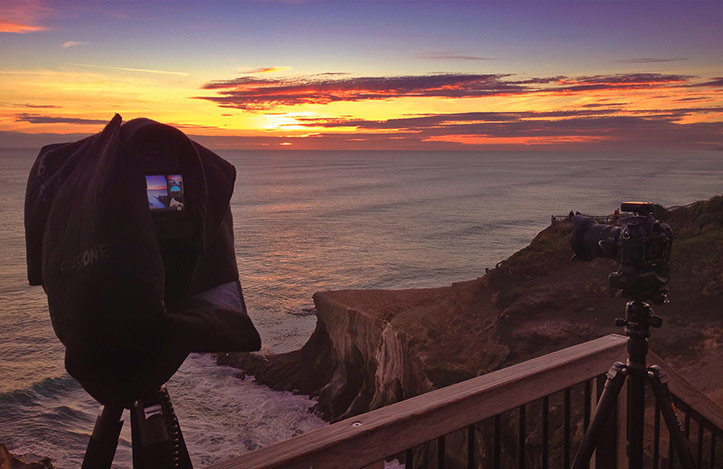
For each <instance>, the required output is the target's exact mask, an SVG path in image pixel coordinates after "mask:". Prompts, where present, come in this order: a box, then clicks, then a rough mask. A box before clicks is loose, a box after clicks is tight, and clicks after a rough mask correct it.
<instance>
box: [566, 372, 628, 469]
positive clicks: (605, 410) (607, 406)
mask: <svg viewBox="0 0 723 469" xmlns="http://www.w3.org/2000/svg"><path fill="white" fill-rule="evenodd" d="M626 371H627V367H626V366H625V365H624V364H622V363H621V362H615V363H614V364H613V366H611V367H610V369H609V370H608V372H607V379H606V381H605V387H604V388H603V392H602V394H601V395H600V400H599V401H598V405H597V409H595V415H593V417H592V420H591V421H590V425H589V426H588V427H587V431H586V432H585V437H584V438H583V440H582V443H581V444H580V448H579V449H578V450H577V454H576V455H575V461H574V462H573V463H572V467H573V469H583V468H585V467H586V466H587V464H588V463H589V462H590V457H591V456H592V453H593V451H595V446H596V445H597V442H598V439H599V438H600V434H601V433H602V430H603V428H604V426H605V422H606V420H607V418H608V416H609V415H610V412H611V411H612V410H613V408H614V406H615V402H616V400H617V397H618V394H620V390H621V389H622V388H623V384H624V383H625V375H626Z"/></svg>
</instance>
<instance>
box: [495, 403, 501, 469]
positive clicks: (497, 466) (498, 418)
mask: <svg viewBox="0 0 723 469" xmlns="http://www.w3.org/2000/svg"><path fill="white" fill-rule="evenodd" d="M501 421H502V417H501V416H500V414H497V415H495V445H494V468H495V469H500V465H501V462H500V446H502V428H501V427H502V424H501Z"/></svg>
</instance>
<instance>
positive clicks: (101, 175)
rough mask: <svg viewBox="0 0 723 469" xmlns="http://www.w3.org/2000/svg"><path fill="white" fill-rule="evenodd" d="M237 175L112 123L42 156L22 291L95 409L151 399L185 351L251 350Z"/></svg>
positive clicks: (204, 154) (219, 162) (220, 163)
mask: <svg viewBox="0 0 723 469" xmlns="http://www.w3.org/2000/svg"><path fill="white" fill-rule="evenodd" d="M235 178H236V171H235V169H234V167H233V166H232V165H231V164H229V163H228V162H227V161H225V160H223V159H222V158H221V157H220V156H218V155H216V154H215V153H214V152H212V151H211V150H209V149H207V148H205V147H203V146H202V145H200V144H198V143H196V142H194V141H192V140H191V139H189V138H188V137H187V136H186V135H185V134H183V133H182V132H181V131H180V130H178V129H176V128H174V127H171V126H168V125H164V124H160V123H158V122H155V121H152V120H149V119H133V120H131V121H128V122H125V123H123V122H122V119H121V117H120V116H119V115H116V116H115V117H114V118H113V119H112V120H111V121H110V122H109V123H108V125H107V126H106V127H105V129H104V130H103V131H102V132H100V133H98V134H96V135H93V136H90V137H87V138H85V139H82V140H80V141H77V142H72V143H60V144H54V145H48V146H46V147H43V149H42V150H41V151H40V154H39V155H38V158H37V160H36V162H35V164H34V165H33V168H32V170H31V173H30V176H29V179H28V185H27V192H26V199H25V232H26V248H27V249H26V253H27V263H28V280H29V282H30V284H31V285H42V286H43V288H44V290H45V293H46V294H47V297H48V308H49V311H50V317H51V320H52V325H53V329H54V331H55V333H56V335H57V336H58V338H59V339H60V341H61V342H62V343H63V345H65V349H66V353H65V366H66V369H67V371H68V373H69V374H70V375H71V376H73V377H74V378H76V379H77V380H78V381H79V382H80V384H81V385H82V386H83V387H84V388H85V389H86V391H88V392H89V393H90V394H91V395H92V396H93V397H94V398H96V399H97V400H98V401H99V402H101V403H102V404H104V405H112V406H119V407H128V406H129V405H130V403H132V402H134V401H135V400H136V399H137V398H138V397H139V396H143V395H145V394H147V393H149V392H152V391H155V390H157V389H158V388H159V386H161V385H162V384H163V383H165V382H166V381H168V379H169V378H170V377H171V376H172V375H173V373H175V371H176V370H177V369H178V367H179V366H180V365H181V363H182V362H183V361H184V359H185V358H186V356H187V355H188V354H189V353H191V352H230V351H254V350H258V349H259V348H260V338H259V334H258V332H257V330H256V328H255V327H254V325H253V323H252V321H251V319H250V318H249V316H248V313H247V310H246V305H245V302H244V298H243V293H242V290H241V285H240V282H239V274H238V267H237V264H236V253H235V250H234V237H233V221H232V217H231V210H230V199H231V195H232V193H233V188H234V183H235Z"/></svg>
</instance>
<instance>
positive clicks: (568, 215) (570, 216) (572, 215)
mask: <svg viewBox="0 0 723 469" xmlns="http://www.w3.org/2000/svg"><path fill="white" fill-rule="evenodd" d="M574 216H575V213H574V212H573V211H572V210H570V213H568V214H567V218H569V219H570V221H572V217H574Z"/></svg>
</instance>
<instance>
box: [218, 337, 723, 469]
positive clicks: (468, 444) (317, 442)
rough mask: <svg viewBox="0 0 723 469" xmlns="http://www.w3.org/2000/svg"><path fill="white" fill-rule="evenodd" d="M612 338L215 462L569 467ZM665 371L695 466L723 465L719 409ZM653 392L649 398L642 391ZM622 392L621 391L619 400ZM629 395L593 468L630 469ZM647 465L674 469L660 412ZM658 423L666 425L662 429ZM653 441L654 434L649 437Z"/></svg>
mask: <svg viewBox="0 0 723 469" xmlns="http://www.w3.org/2000/svg"><path fill="white" fill-rule="evenodd" d="M626 344H627V338H626V337H624V336H620V335H617V334H611V335H608V336H605V337H601V338H599V339H595V340H593V341H590V342H586V343H584V344H579V345H576V346H573V347H569V348H567V349H564V350H560V351H557V352H554V353H551V354H548V355H545V356H542V357H538V358H535V359H532V360H528V361H526V362H523V363H519V364H517V365H513V366H511V367H508V368H504V369H501V370H497V371H494V372H491V373H488V374H485V375H483V376H479V377H477V378H473V379H470V380H467V381H463V382H460V383H457V384H454V385H451V386H447V387H445V388H441V389H437V390H434V391H431V392H428V393H425V394H422V395H419V396H416V397H413V398H410V399H407V400H404V401H401V402H397V403H395V404H391V405H388V406H385V407H382V408H380V409H376V410H373V411H371V412H368V413H365V414H361V415H358V416H356V417H353V418H350V419H346V420H342V421H340V422H336V423H334V424H331V425H329V426H327V427H323V428H320V429H317V430H314V431H311V432H309V433H306V434H304V435H301V436H298V437H296V438H292V439H290V440H287V441H284V442H282V443H279V444H276V445H272V446H269V447H266V448H262V449H260V450H257V451H254V452H251V453H247V454H244V455H241V456H238V457H236V458H233V459H231V460H229V461H225V462H221V463H218V464H215V465H213V466H211V467H212V468H213V469H230V468H257V467H279V468H302V467H303V468H310V467H313V468H339V467H345V468H354V467H356V468H382V467H384V461H385V460H387V461H392V460H395V459H396V464H397V467H399V466H402V465H403V467H405V468H412V467H424V468H426V467H438V468H458V467H467V468H479V467H485V468H487V467H491V468H511V467H517V468H526V467H529V468H547V467H555V468H556V467H563V468H568V467H570V463H571V460H572V459H574V455H575V452H576V451H577V447H578V445H579V442H580V440H581V438H582V435H583V434H584V431H585V429H586V428H587V426H588V424H589V422H590V416H591V415H592V413H593V412H594V410H595V404H596V402H597V397H598V396H599V394H600V392H601V390H602V385H603V384H604V381H605V373H606V372H607V370H608V369H609V367H610V365H611V364H612V363H613V362H614V361H616V360H624V359H625V357H626V356H627V351H626ZM649 362H650V364H656V365H659V366H661V367H662V368H664V370H665V372H666V374H667V376H668V377H669V383H668V384H669V386H670V389H671V391H672V393H673V394H674V398H675V402H676V406H677V407H678V409H679V411H680V412H679V413H680V415H681V416H682V417H683V418H682V419H681V420H684V421H685V429H686V430H685V433H686V436H687V437H688V438H689V440H690V442H691V446H692V447H693V448H694V454H696V455H697V463H698V464H699V467H711V468H713V467H716V468H720V467H723V442H722V441H721V438H722V431H721V428H723V411H722V410H721V409H720V408H719V407H717V406H716V405H715V404H714V403H712V402H711V401H710V400H708V399H707V398H706V397H705V396H703V395H702V394H701V393H699V392H698V391H696V390H695V389H693V388H692V387H691V386H690V385H689V384H688V383H686V382H685V381H683V380H682V379H681V378H679V377H678V376H677V375H676V374H675V373H674V372H673V371H672V370H671V369H670V368H669V367H667V366H666V365H665V364H664V363H663V362H662V361H661V360H660V359H659V358H658V357H657V356H655V355H654V354H652V353H651V354H650V355H649ZM648 394H650V393H648ZM624 395H625V392H623V393H621V396H624ZM625 406H626V403H625V399H624V398H623V397H621V398H619V399H618V405H617V408H616V410H615V412H614V413H613V415H614V418H609V419H608V422H607V424H606V430H605V432H604V433H603V437H602V438H601V439H600V441H599V442H598V446H597V450H596V452H595V454H594V456H593V460H594V462H595V467H606V468H607V467H610V468H613V467H618V468H623V467H627V457H626V455H625V431H624V427H625V420H626V419H625ZM648 414H651V415H650V417H649V419H648V420H649V426H650V431H649V432H648V433H647V435H648V436H649V438H648V439H647V440H646V441H647V444H648V446H649V447H650V453H651V454H649V455H647V457H646V463H647V462H649V463H651V464H652V467H655V468H671V467H674V464H675V463H676V461H675V459H674V458H675V456H674V455H673V453H672V452H671V450H670V449H669V445H668V441H667V430H665V429H664V430H663V431H661V430H660V427H661V426H660V418H659V412H652V411H651V412H648ZM663 427H664V426H663ZM651 435H652V436H651Z"/></svg>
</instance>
